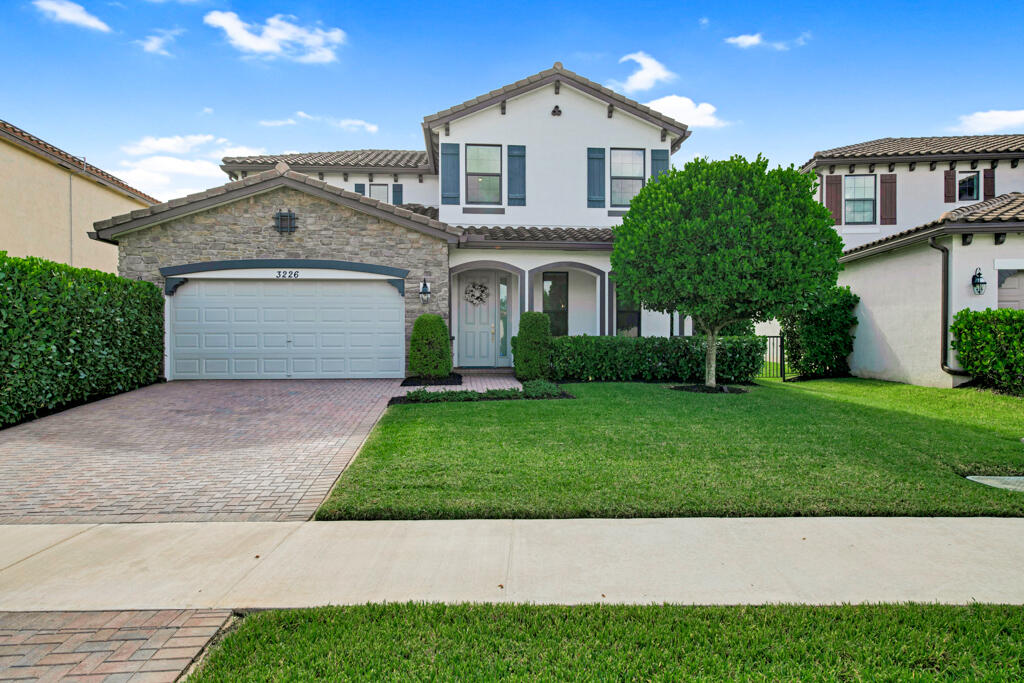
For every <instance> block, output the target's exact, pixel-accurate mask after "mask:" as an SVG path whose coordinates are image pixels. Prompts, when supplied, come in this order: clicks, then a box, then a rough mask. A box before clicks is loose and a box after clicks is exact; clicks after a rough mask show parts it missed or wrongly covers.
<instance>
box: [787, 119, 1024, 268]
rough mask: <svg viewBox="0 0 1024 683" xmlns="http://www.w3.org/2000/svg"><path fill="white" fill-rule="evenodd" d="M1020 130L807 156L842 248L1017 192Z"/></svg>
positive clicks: (1020, 185)
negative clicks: (1003, 133)
mask: <svg viewBox="0 0 1024 683" xmlns="http://www.w3.org/2000/svg"><path fill="white" fill-rule="evenodd" d="M1022 159H1024V134H1016V135H957V136H947V137H920V138H881V139H879V140H870V141H868V142H861V143H857V144H855V145H847V146H845V147H836V148H834V149H827V150H824V151H821V152H815V153H814V156H813V157H812V158H811V160H810V161H808V162H807V163H806V164H804V166H803V170H804V171H813V172H814V173H816V174H817V175H818V178H819V182H820V187H819V189H818V192H819V194H818V198H819V201H821V203H823V204H824V205H825V206H827V207H828V208H829V210H830V211H831V212H832V218H833V219H834V220H835V222H836V230H838V231H839V234H840V235H842V237H843V243H844V244H845V245H846V247H847V248H854V247H858V246H860V245H862V244H866V243H868V242H874V241H876V240H879V239H882V238H885V237H887V236H889V235H893V234H896V233H900V232H903V231H905V230H909V229H911V228H914V227H915V226H918V225H923V224H925V223H928V222H929V221H932V220H934V219H935V218H936V217H938V216H939V215H941V214H942V213H944V212H946V211H950V210H954V209H958V208H961V207H964V206H967V205H970V204H974V203H976V202H979V201H983V200H985V199H991V198H993V197H995V196H996V195H997V194H1005V193H1007V192H1022V191H1024V164H1021V163H1020V161H1021V160H1022Z"/></svg>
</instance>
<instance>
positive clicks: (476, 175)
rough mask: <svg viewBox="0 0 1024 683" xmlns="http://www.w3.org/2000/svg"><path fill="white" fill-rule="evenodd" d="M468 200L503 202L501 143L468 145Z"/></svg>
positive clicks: (488, 202) (473, 202) (474, 202)
mask: <svg viewBox="0 0 1024 683" xmlns="http://www.w3.org/2000/svg"><path fill="white" fill-rule="evenodd" d="M466 202H467V203H469V204H501V145H466Z"/></svg>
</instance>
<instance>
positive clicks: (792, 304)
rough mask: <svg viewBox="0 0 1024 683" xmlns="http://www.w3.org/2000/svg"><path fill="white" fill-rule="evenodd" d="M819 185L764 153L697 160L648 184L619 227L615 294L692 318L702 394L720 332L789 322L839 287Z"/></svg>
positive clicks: (838, 246)
mask: <svg viewBox="0 0 1024 683" xmlns="http://www.w3.org/2000/svg"><path fill="white" fill-rule="evenodd" d="M815 187H816V185H815V178H814V176H812V175H809V174H804V173H800V172H799V171H797V170H796V169H795V168H793V167H792V166H790V167H789V168H781V167H779V168H776V169H773V170H768V160H767V159H765V158H763V157H761V156H760V155H758V157H757V159H755V160H754V161H747V160H746V159H744V158H743V157H741V156H734V157H732V158H731V159H729V160H728V161H709V160H707V159H695V160H693V161H691V162H689V163H688V164H686V165H685V166H684V167H683V168H682V169H681V170H679V169H673V170H670V171H668V172H667V173H663V174H661V175H660V176H659V177H658V178H657V179H654V180H651V181H650V182H648V183H647V185H646V186H645V187H644V188H643V189H642V190H640V193H639V194H637V195H636V197H634V198H633V201H632V202H631V203H630V207H629V211H628V212H627V213H626V215H625V216H624V217H623V219H622V225H621V226H620V227H618V228H616V230H615V245H614V249H613V250H612V256H611V263H612V271H613V273H614V275H613V278H614V280H615V286H616V290H620V289H621V290H626V291H627V292H629V293H631V294H632V295H633V296H634V297H635V299H636V300H637V301H638V302H639V303H640V304H642V305H643V307H644V308H647V309H648V310H652V311H661V312H663V313H672V312H677V311H678V312H680V313H685V314H686V315H689V316H691V317H692V318H693V321H694V324H695V325H696V327H697V328H698V329H700V330H701V331H703V332H704V334H705V335H706V337H707V357H706V366H705V373H704V383H705V384H706V385H707V386H709V387H714V386H715V352H716V347H717V343H718V336H719V332H720V330H721V329H722V328H723V327H724V326H726V325H728V324H729V323H732V322H734V321H737V320H743V319H745V318H749V319H753V320H771V319H773V318H779V317H782V316H786V315H790V314H792V313H794V312H796V311H798V310H800V309H801V308H802V304H803V302H804V301H805V300H806V299H807V298H808V295H809V294H812V293H815V292H819V291H821V290H824V289H829V288H831V287H833V286H834V285H835V284H836V278H837V277H838V274H839V256H840V255H841V254H842V241H841V239H840V237H839V235H838V234H837V233H836V231H835V230H834V229H833V228H832V224H833V222H832V217H831V215H830V214H829V211H828V209H826V208H825V207H824V206H822V205H821V204H819V203H818V202H816V201H815V200H814V190H815Z"/></svg>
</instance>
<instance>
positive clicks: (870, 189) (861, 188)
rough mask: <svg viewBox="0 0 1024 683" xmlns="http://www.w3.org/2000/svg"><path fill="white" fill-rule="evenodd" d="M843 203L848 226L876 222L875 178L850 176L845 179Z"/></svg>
mask: <svg viewBox="0 0 1024 683" xmlns="http://www.w3.org/2000/svg"><path fill="white" fill-rule="evenodd" d="M844 181H845V187H844V188H843V202H844V204H845V212H844V213H845V219H846V224H847V225H856V224H858V223H860V224H868V223H874V222H875V176H873V175H848V176H846V178H845V179H844Z"/></svg>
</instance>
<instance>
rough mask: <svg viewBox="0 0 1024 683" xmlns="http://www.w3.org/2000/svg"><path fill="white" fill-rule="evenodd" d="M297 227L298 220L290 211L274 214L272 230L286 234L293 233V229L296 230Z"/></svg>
mask: <svg viewBox="0 0 1024 683" xmlns="http://www.w3.org/2000/svg"><path fill="white" fill-rule="evenodd" d="M298 225H299V221H298V218H297V217H296V216H295V213H294V212H293V211H292V210H291V209H286V210H284V211H278V212H277V213H275V214H274V230H277V231H278V232H280V233H282V234H283V233H286V232H288V233H292V232H295V228H297V227H298Z"/></svg>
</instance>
